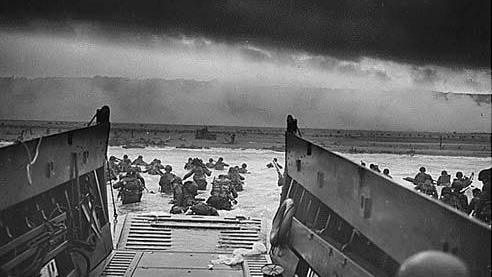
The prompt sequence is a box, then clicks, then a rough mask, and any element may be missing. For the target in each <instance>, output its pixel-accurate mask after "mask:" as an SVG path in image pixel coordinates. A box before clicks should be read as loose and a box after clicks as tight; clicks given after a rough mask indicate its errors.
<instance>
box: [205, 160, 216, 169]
mask: <svg viewBox="0 0 492 277" xmlns="http://www.w3.org/2000/svg"><path fill="white" fill-rule="evenodd" d="M206 166H207V168H214V167H215V163H214V159H212V158H210V159H208V163H207V164H206Z"/></svg>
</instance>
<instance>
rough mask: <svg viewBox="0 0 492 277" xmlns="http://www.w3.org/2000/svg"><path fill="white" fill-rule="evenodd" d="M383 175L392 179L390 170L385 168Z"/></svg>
mask: <svg viewBox="0 0 492 277" xmlns="http://www.w3.org/2000/svg"><path fill="white" fill-rule="evenodd" d="M383 174H384V175H386V177H388V178H391V176H390V170H389V169H387V168H385V169H384V170H383Z"/></svg>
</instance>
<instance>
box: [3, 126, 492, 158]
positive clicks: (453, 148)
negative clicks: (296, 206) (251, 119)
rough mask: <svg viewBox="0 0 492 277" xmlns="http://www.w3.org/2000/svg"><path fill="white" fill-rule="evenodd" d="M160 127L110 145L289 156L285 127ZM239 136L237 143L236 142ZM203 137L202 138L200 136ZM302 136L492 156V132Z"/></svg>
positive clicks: (386, 150) (19, 130)
mask: <svg viewBox="0 0 492 277" xmlns="http://www.w3.org/2000/svg"><path fill="white" fill-rule="evenodd" d="M0 124H1V128H0V140H4V141H12V142H13V141H16V140H17V139H22V140H29V139H31V138H35V137H39V136H45V135H50V134H54V133H59V132H63V131H66V130H70V129H74V128H80V127H83V124H82V123H74V122H71V123H70V122H48V121H44V122H43V121H2V120H0ZM202 128H203V127H200V126H192V125H156V124H148V125H146V124H118V123H117V124H112V128H111V132H110V138H109V144H110V146H123V147H129V148H142V147H146V146H151V147H152V146H154V147H166V146H167V147H177V148H187V149H203V148H232V149H261V150H272V151H277V152H283V151H284V130H283V129H282V128H262V127H229V126H213V127H209V128H208V132H204V131H203V130H202V132H201V133H197V130H200V129H202ZM232 134H234V143H231V139H232ZM197 136H198V137H199V136H202V139H199V138H198V137H197ZM303 136H304V137H306V138H308V139H310V140H312V141H313V142H315V143H317V144H318V145H320V146H322V147H325V148H327V149H329V150H331V151H335V152H340V153H352V154H355V153H360V154H397V155H433V156H463V157H491V154H492V151H491V134H490V133H468V134H467V133H437V132H396V131H387V132H384V131H362V130H324V129H305V130H303Z"/></svg>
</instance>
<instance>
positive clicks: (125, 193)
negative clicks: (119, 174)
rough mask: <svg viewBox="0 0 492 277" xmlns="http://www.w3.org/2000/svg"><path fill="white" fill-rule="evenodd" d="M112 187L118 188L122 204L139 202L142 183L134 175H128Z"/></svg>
mask: <svg viewBox="0 0 492 277" xmlns="http://www.w3.org/2000/svg"><path fill="white" fill-rule="evenodd" d="M113 188H115V189H118V190H119V195H120V197H121V201H122V202H123V204H130V203H135V202H140V200H141V199H142V191H143V190H144V185H143V184H142V182H141V181H140V179H139V178H138V177H137V176H136V175H133V176H131V175H128V176H125V177H123V178H122V179H121V181H119V182H117V183H115V184H114V185H113Z"/></svg>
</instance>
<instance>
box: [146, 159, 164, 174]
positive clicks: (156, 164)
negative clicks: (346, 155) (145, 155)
mask: <svg viewBox="0 0 492 277" xmlns="http://www.w3.org/2000/svg"><path fill="white" fill-rule="evenodd" d="M161 169H165V168H164V166H163V165H162V164H161V160H158V159H155V160H154V161H152V163H151V164H150V166H149V167H147V171H146V172H147V173H148V174H150V175H162V174H164V173H163V172H162V171H161Z"/></svg>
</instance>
